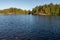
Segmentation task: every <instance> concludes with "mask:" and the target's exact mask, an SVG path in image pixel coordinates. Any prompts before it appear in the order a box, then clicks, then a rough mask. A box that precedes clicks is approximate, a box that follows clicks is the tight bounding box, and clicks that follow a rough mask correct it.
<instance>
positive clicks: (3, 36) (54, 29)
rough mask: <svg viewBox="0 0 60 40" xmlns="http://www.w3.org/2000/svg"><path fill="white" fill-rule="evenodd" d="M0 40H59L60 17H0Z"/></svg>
mask: <svg viewBox="0 0 60 40" xmlns="http://www.w3.org/2000/svg"><path fill="white" fill-rule="evenodd" d="M0 40H60V16H36V15H0Z"/></svg>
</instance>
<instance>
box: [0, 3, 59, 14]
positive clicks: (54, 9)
mask: <svg viewBox="0 0 60 40" xmlns="http://www.w3.org/2000/svg"><path fill="white" fill-rule="evenodd" d="M0 14H33V15H60V4H53V3H50V4H48V5H47V4H45V5H39V6H36V7H35V8H33V9H32V11H30V10H22V9H19V8H8V9H3V10H0Z"/></svg>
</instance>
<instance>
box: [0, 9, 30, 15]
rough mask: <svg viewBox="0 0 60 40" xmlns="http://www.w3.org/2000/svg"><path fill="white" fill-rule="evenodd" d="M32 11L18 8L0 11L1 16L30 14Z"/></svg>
mask: <svg viewBox="0 0 60 40" xmlns="http://www.w3.org/2000/svg"><path fill="white" fill-rule="evenodd" d="M29 12H30V10H22V9H18V8H8V9H3V10H0V14H29Z"/></svg>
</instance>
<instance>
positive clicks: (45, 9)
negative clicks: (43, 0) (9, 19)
mask: <svg viewBox="0 0 60 40" xmlns="http://www.w3.org/2000/svg"><path fill="white" fill-rule="evenodd" d="M32 12H33V14H38V15H41V14H46V15H60V4H56V5H55V4H53V3H50V4H49V5H46V4H45V5H43V6H38V7H37V6H36V7H35V8H33V10H32Z"/></svg>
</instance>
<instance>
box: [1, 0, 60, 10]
mask: <svg viewBox="0 0 60 40" xmlns="http://www.w3.org/2000/svg"><path fill="white" fill-rule="evenodd" d="M49 3H54V4H60V0H0V10H1V9H6V8H10V7H14V8H15V7H16V8H20V9H23V10H25V9H26V10H32V8H34V7H35V6H39V5H44V4H49Z"/></svg>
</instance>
